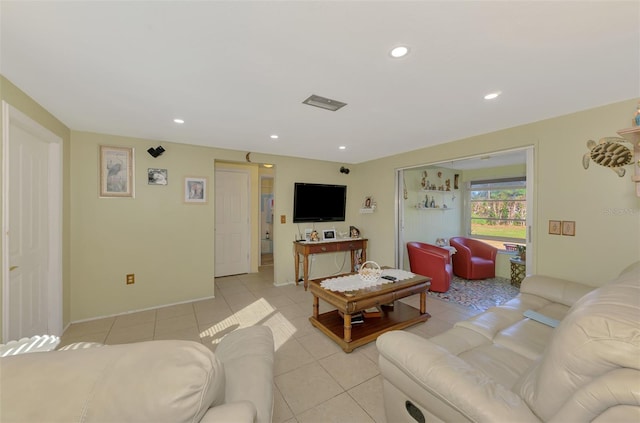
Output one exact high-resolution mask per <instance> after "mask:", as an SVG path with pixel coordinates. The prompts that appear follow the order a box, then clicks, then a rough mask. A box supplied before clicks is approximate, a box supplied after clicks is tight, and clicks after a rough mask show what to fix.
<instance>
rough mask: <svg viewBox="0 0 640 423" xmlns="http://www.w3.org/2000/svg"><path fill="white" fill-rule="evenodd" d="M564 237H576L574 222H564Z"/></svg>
mask: <svg viewBox="0 0 640 423" xmlns="http://www.w3.org/2000/svg"><path fill="white" fill-rule="evenodd" d="M562 235H568V236H576V222H575V221H574V220H563V221H562Z"/></svg>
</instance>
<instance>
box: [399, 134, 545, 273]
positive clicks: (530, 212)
mask: <svg viewBox="0 0 640 423" xmlns="http://www.w3.org/2000/svg"><path fill="white" fill-rule="evenodd" d="M535 150H536V149H535V146H533V145H527V146H523V147H517V148H512V149H508V150H501V151H494V152H492V153H491V154H495V155H498V154H500V153H508V152H511V151H524V152H525V154H526V158H525V164H526V178H527V221H526V225H527V235H526V245H527V252H528V253H527V258H526V269H527V275H529V274H532V273H534V270H535V266H536V262H535V254H534V250H533V244H534V239H533V228H534V224H535V221H534V216H535V214H536V210H537V208H536V207H537V203H536V201H535V196H534V163H535ZM486 154H487V153H484V154H477V155H473V156H467V157H458V158H455V159H449V160H440V161H436V162H430V163H422V164H420V165H414V166H406V167H402V168H397V169H396V172H395V173H396V176H395V178H396V180H395V191H396V192H395V198H396V204H395V249H396V250H395V267H396V268H399V269H402V268H403V265H404V258H405V254H406V253H405V249H404V243H405V240H404V237H403V234H404V200H403V193H404V189H405V184H404V171H406V170H409V169H414V168H417V167H424V166H437V165H438V164H440V163H451V162H455V161H457V160H466V159H472V158H480V157H482V156H484V155H486Z"/></svg>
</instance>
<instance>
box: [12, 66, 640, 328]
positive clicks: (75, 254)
mask: <svg viewBox="0 0 640 423" xmlns="http://www.w3.org/2000/svg"><path fill="white" fill-rule="evenodd" d="M0 82H1V83H2V84H1V85H0V88H1V91H0V94H1V98H2V99H3V100H6V101H8V102H9V103H10V104H12V105H13V106H14V107H16V108H18V109H20V110H21V111H22V112H24V113H26V114H27V115H29V116H31V117H33V118H34V119H35V120H36V121H38V122H40V123H41V124H43V125H44V126H45V127H47V128H49V129H51V130H52V131H53V132H54V133H56V134H57V135H59V136H61V137H62V138H63V140H64V165H65V171H64V186H65V192H64V230H63V234H64V245H63V250H64V251H63V260H64V263H63V264H64V270H63V273H64V282H63V285H64V286H63V287H64V322H65V324H67V323H69V322H71V321H78V320H84V319H91V318H95V317H99V316H105V315H112V314H118V313H123V312H128V311H133V310H139V309H144V308H149V307H157V306H161V305H164V304H171V303H176V302H181V301H189V300H192V299H196V298H203V297H207V296H212V295H215V291H214V284H213V273H214V264H213V263H214V260H213V255H214V254H215V251H214V241H213V240H214V232H213V231H214V216H213V214H214V213H213V210H214V203H213V190H212V187H213V186H214V183H215V181H214V169H215V163H216V162H220V161H224V162H237V163H246V160H245V154H246V152H241V151H232V150H223V149H215V148H207V147H197V146H192V145H184V144H175V143H165V142H161V141H158V140H142V139H135V138H128V137H118V136H112V135H104V134H92V133H86V132H77V131H71V132H70V131H69V129H67V128H66V127H65V126H64V125H63V124H62V123H60V122H59V121H58V120H56V119H55V117H53V116H51V115H50V114H49V113H48V112H47V111H46V110H44V109H43V108H42V107H40V106H39V105H37V104H36V103H35V102H33V101H32V100H31V99H30V98H28V96H26V95H25V94H24V93H22V92H21V91H20V90H18V89H17V88H16V87H15V86H13V85H12V84H11V83H9V82H8V81H7V80H6V79H4V78H2V79H0ZM635 106H636V100H629V101H626V102H621V103H617V104H613V105H609V106H605V107H600V108H597V109H592V110H588V111H584V112H579V113H575V114H572V115H568V116H563V117H558V118H553V119H549V120H546V121H541V122H537V123H533V124H529V125H524V126H520V127H516V128H510V129H506V130H503V131H498V132H495V133H491V134H485V135H481V136H477V137H472V138H468V139H465V140H460V141H456V142H452V143H447V144H443V145H439V146H435V147H430V148H425V149H421V150H417V151H413V152H409V153H404V154H399V155H396V156H392V157H387V158H384V159H380V160H375V161H371V162H367V163H362V164H359V165H348V167H349V168H350V169H351V173H350V174H349V175H345V174H342V173H340V172H339V168H340V166H341V165H342V163H334V162H324V161H316V160H306V159H297V158H291V157H285V156H272V155H263V154H258V153H252V155H251V159H252V161H253V162H254V163H273V164H274V165H275V167H274V175H275V184H274V192H275V209H274V219H275V224H274V227H273V232H274V233H273V238H274V274H275V280H276V283H278V284H284V283H290V282H293V280H294V259H293V253H292V241H293V240H294V239H295V237H296V235H297V234H298V233H299V232H303V231H304V227H305V226H306V225H300V226H298V225H296V224H293V223H291V210H292V208H293V183H294V182H298V181H299V182H322V183H335V184H345V185H347V186H348V200H347V201H348V204H347V221H346V222H338V223H336V224H328V223H325V224H318V225H316V229H319V230H321V229H325V228H330V227H335V228H336V229H337V230H338V231H344V230H346V228H348V226H349V225H355V226H358V227H359V228H360V229H361V231H362V234H363V236H365V237H367V238H369V240H370V242H369V251H368V258H369V259H372V260H375V261H378V262H379V263H381V264H393V263H394V257H395V245H394V239H395V201H396V200H395V198H396V197H395V170H396V169H397V168H404V167H410V166H417V165H421V164H427V163H434V162H438V161H445V160H453V159H456V158H464V157H469V156H473V155H478V154H483V153H488V152H492V151H500V150H508V149H511V148H514V147H522V146H529V145H531V146H534V148H535V158H536V160H535V172H536V178H535V187H534V196H535V200H536V206H535V209H534V210H533V213H534V225H535V227H534V233H533V235H534V251H533V253H534V254H535V255H536V258H537V268H536V269H534V270H533V272H534V273H541V274H548V275H552V276H557V277H564V278H568V279H571V280H578V281H584V282H586V283H589V284H592V285H600V284H602V283H604V282H605V281H606V280H607V279H609V278H611V277H613V276H614V275H615V274H616V273H617V272H618V271H619V270H620V269H621V268H622V267H623V266H625V265H627V264H629V263H630V262H632V261H633V260H637V258H638V257H639V256H640V240H639V238H638V237H637V235H636V234H638V233H640V218H639V217H640V200H639V199H638V198H637V197H636V196H635V195H634V187H633V184H632V183H631V181H630V179H629V177H628V176H627V177H625V178H619V177H617V176H616V175H615V174H614V173H613V172H611V171H610V170H608V169H605V168H602V167H600V166H597V165H592V166H591V167H590V169H588V170H584V169H583V168H582V164H581V163H582V161H581V158H582V155H583V154H584V153H585V152H586V151H587V148H586V141H587V140H588V139H596V140H597V139H599V138H600V137H603V136H613V135H615V132H616V130H618V129H621V128H625V127H627V126H628V122H629V116H630V115H631V114H632V113H633V111H634V110H635ZM390 142H392V140H390ZM158 144H162V145H163V146H164V147H165V148H166V149H167V152H166V153H165V154H164V155H163V156H160V157H159V158H157V159H153V158H151V156H149V155H148V154H147V153H146V149H147V148H149V147H152V146H153V147H155V146H157V145H158ZM99 145H123V146H130V147H134V148H135V149H136V152H137V154H136V198H135V199H100V198H98V146H99ZM148 167H160V168H167V169H168V171H169V185H168V186H166V187H162V186H149V185H147V183H146V170H147V168H148ZM185 175H196V176H207V177H208V178H209V189H208V194H209V203H208V204H206V205H186V204H184V203H183V202H182V178H183V177H184V176H185ZM365 196H373V198H374V199H375V201H376V202H377V209H376V211H375V213H371V214H360V213H359V212H358V210H359V208H360V206H361V203H362V201H363V199H364V197H365ZM281 215H284V216H285V218H286V223H285V224H281V223H279V222H280V216H281ZM549 219H557V220H575V221H576V236H575V237H563V236H552V235H548V234H547V222H548V220H549ZM254 230H255V231H257V229H254ZM256 234H257V232H256ZM257 235H259V234H257ZM255 238H256V241H255V243H254V245H252V250H253V251H254V252H255V253H256V254H257V252H258V251H259V249H258V248H259V236H256V237H255ZM347 260H348V258H347V259H346V260H343V258H341V257H338V258H336V257H334V256H333V255H330V254H327V255H324V256H323V255H320V256H318V257H317V258H316V260H315V261H314V262H313V263H312V269H311V276H312V277H314V276H322V275H325V274H331V273H335V272H338V271H340V269H342V270H344V269H345V265H344V264H343V261H347ZM252 266H253V264H252ZM346 266H348V263H347V264H346ZM127 273H135V274H136V283H135V284H134V285H133V286H127V285H126V284H125V280H124V277H125V274H127Z"/></svg>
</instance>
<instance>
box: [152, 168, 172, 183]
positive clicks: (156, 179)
mask: <svg viewBox="0 0 640 423" xmlns="http://www.w3.org/2000/svg"><path fill="white" fill-rule="evenodd" d="M147 181H148V183H149V185H167V184H168V183H169V175H168V172H167V169H155V168H149V169H147Z"/></svg>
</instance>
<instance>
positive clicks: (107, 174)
mask: <svg viewBox="0 0 640 423" xmlns="http://www.w3.org/2000/svg"><path fill="white" fill-rule="evenodd" d="M133 153H134V150H133V148H129V147H108V146H104V145H101V146H100V197H123V198H124V197H130V198H133V196H134V192H133V189H134V188H133V187H134V175H135V172H134V169H133V166H134V165H133Z"/></svg>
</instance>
